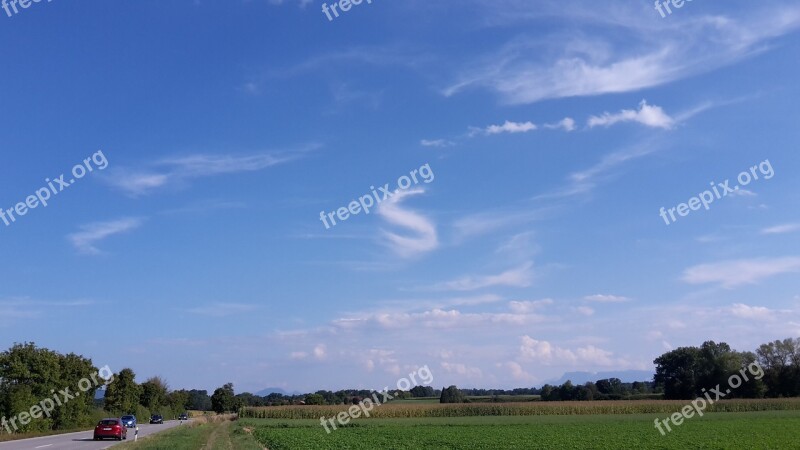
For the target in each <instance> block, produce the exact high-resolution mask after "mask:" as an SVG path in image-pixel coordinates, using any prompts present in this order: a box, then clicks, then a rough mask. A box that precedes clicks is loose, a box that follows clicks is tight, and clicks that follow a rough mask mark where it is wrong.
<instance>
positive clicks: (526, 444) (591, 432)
mask: <svg viewBox="0 0 800 450" xmlns="http://www.w3.org/2000/svg"><path fill="white" fill-rule="evenodd" d="M656 417H658V418H662V419H663V418H664V416H663V415H656V414H625V415H580V416H505V417H497V416H495V417H450V418H424V419H371V420H361V421H358V420H357V421H354V422H352V423H351V424H349V425H348V426H346V427H344V428H341V427H340V428H339V429H338V430H336V431H333V432H332V433H330V434H326V433H325V430H324V429H323V428H322V426H320V424H319V420H276V419H242V420H240V426H242V427H247V428H252V429H253V430H254V431H253V435H254V436H255V437H256V439H257V440H258V441H259V443H260V444H261V445H263V446H265V447H266V448H269V449H270V450H323V449H324V450H327V449H351V450H360V449H364V450H367V449H376V448H386V449H394V450H412V449H420V448H424V449H432V450H436V449H447V450H462V449H463V450H468V449H469V450H472V449H520V450H521V449H525V450H529V449H562V448H563V449H566V448H570V449H576V448H592V449H599V450H603V449H666V450H669V449H676V450H677V449H681V450H682V449H686V448H691V449H742V448H760V449H781V448H797V443H798V442H800V411H767V412H743V413H711V414H706V415H705V416H704V417H694V418H692V419H690V420H687V421H685V422H684V423H683V424H682V425H681V426H679V427H674V428H673V431H672V432H671V433H669V434H667V435H666V436H662V435H661V434H660V433H659V432H658V431H657V430H656V429H655V428H654V426H653V420H654V419H655V418H656Z"/></svg>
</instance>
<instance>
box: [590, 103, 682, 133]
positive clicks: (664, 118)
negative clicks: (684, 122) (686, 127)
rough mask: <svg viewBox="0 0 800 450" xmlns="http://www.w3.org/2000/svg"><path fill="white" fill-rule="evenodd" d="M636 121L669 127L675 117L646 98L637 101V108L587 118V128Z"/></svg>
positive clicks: (659, 126) (653, 125) (664, 127)
mask: <svg viewBox="0 0 800 450" xmlns="http://www.w3.org/2000/svg"><path fill="white" fill-rule="evenodd" d="M625 122H637V123H640V124H642V125H645V126H648V127H651V128H663V129H667V130H668V129H670V128H672V127H673V126H674V125H675V119H673V118H672V117H670V116H669V115H667V113H665V112H664V110H663V109H661V107H660V106H655V105H653V106H651V105H648V104H647V101H646V100H642V102H641V103H639V109H638V110H633V109H623V110H622V111H620V112H619V113H616V114H609V113H607V112H606V113H603V115H601V116H592V117H590V118H589V128H594V127H597V126H604V127H610V126H611V125H614V124H617V123H625Z"/></svg>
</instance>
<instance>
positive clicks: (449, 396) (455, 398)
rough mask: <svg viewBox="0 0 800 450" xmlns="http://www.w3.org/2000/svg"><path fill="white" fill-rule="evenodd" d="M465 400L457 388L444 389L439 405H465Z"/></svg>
mask: <svg viewBox="0 0 800 450" xmlns="http://www.w3.org/2000/svg"><path fill="white" fill-rule="evenodd" d="M464 400H465V398H464V394H463V393H461V391H460V390H458V388H457V387H456V386H450V387H448V388H446V389H442V395H441V397H439V403H464Z"/></svg>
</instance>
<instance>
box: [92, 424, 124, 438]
mask: <svg viewBox="0 0 800 450" xmlns="http://www.w3.org/2000/svg"><path fill="white" fill-rule="evenodd" d="M105 438H112V439H116V440H118V441H121V440H123V439H128V429H127V428H126V427H125V425H123V424H122V419H103V420H101V421H100V422H97V426H96V427H94V440H95V441H99V440H100V439H105Z"/></svg>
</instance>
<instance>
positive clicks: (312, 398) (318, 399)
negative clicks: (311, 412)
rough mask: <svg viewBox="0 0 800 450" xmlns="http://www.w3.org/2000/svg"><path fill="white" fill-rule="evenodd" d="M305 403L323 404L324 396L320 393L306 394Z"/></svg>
mask: <svg viewBox="0 0 800 450" xmlns="http://www.w3.org/2000/svg"><path fill="white" fill-rule="evenodd" d="M305 402H306V405H324V404H325V397H323V396H322V395H321V394H308V395H306V400H305Z"/></svg>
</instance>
